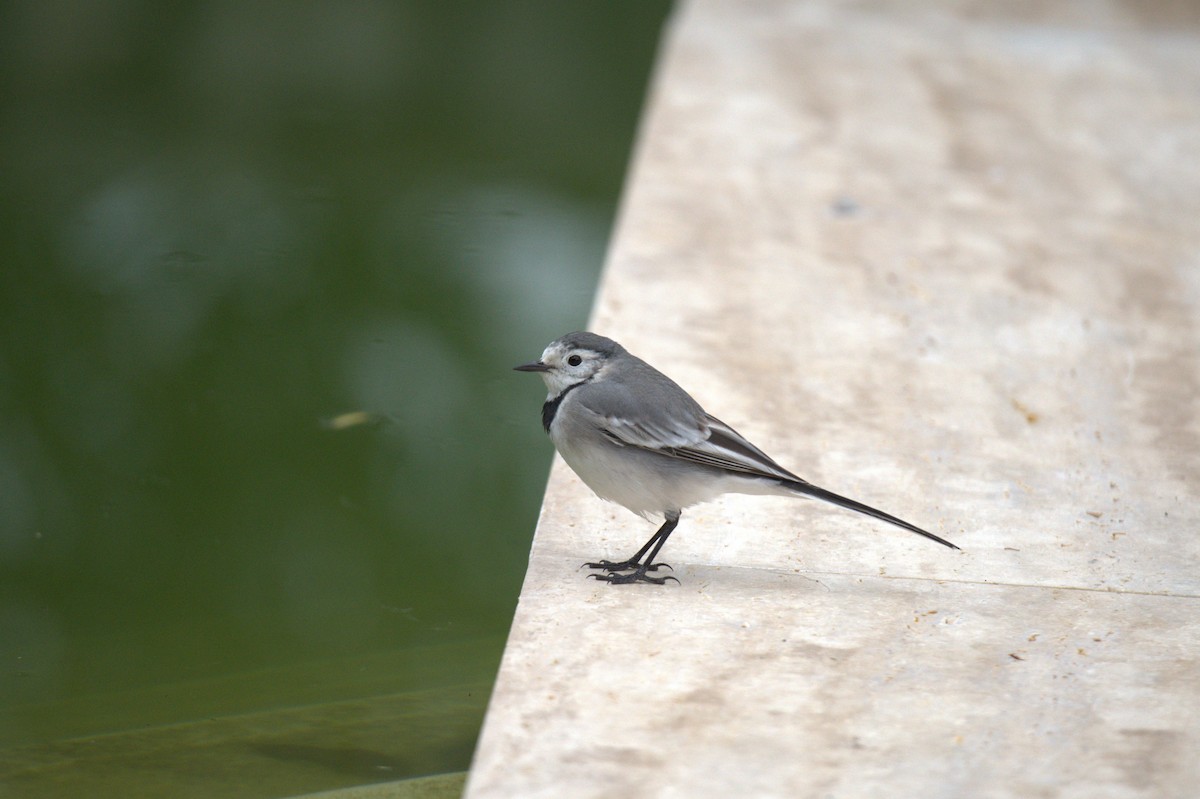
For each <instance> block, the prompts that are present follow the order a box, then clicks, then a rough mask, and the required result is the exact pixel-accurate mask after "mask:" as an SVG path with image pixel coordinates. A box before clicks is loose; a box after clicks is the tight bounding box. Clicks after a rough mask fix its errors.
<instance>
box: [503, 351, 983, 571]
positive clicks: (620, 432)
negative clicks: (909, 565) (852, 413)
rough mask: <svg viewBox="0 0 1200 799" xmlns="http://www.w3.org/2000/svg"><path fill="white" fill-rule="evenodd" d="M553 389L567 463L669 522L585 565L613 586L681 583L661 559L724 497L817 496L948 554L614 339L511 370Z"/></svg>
mask: <svg viewBox="0 0 1200 799" xmlns="http://www.w3.org/2000/svg"><path fill="white" fill-rule="evenodd" d="M513 368H514V369H515V370H516V371H518V372H533V373H537V374H539V375H541V378H542V380H543V381H544V382H545V384H546V389H547V395H546V401H545V403H544V404H543V405H542V426H543V427H544V428H545V429H546V432H547V433H549V434H550V440H551V441H552V442H553V443H554V447H555V449H557V450H558V452H559V454H560V455H561V456H562V458H563V460H564V461H566V463H567V465H568V466H570V467H571V469H572V470H573V471H574V472H575V473H576V474H577V475H579V477H580V479H582V480H583V482H584V483H586V484H587V486H588V487H589V488H591V489H592V491H594V492H595V493H596V495H597V496H599V497H600V498H602V499H605V500H609V501H612V502H616V503H617V504H619V505H623V506H625V507H626V508H628V509H629V510H631V511H633V512H634V513H636V514H638V515H639V516H642V517H643V518H646V519H648V520H649V519H652V518H654V517H657V516H661V517H662V518H663V524H662V526H661V527H659V528H658V530H657V531H656V532H655V533H654V535H652V536H651V537H650V539H649V540H648V541H647V542H646V543H645V544H644V545H643V546H642V548H641V549H639V550H638V551H637V552H636V553H634V554H633V555H632V556H631V557H629V558H627V559H625V560H622V561H611V560H603V559H602V560H598V561H595V562H589V563H585V564H583V567H586V568H589V569H596V570H599V572H601V573H595V574H590V575H589V576H590V577H594V578H596V579H597V580H601V581H604V582H607V583H610V584H628V583H654V584H658V585H663V584H664V583H666V581H667V580H674V581H675V582H676V583H678V582H679V580H678V579H677V578H675V577H670V576H667V577H653V576H651V575H650V572H656V571H659V570H660V568H663V567H665V568H670V566H669V565H668V564H666V563H658V562H656V561H655V559H656V558H657V557H658V554H659V552H660V551H661V550H662V548H663V545H664V544H666V543H667V539H668V538H670V536H671V533H672V532H674V530H675V528H676V527H677V526H678V524H679V520H680V518H681V516H682V513H683V511H684V509H686V508H688V507H690V506H692V505H695V504H697V503H700V502H707V501H709V500H712V499H714V498H716V497H718V496H720V495H722V494H727V493H739V494H774V495H784V496H793V497H813V498H816V499H820V500H824V501H825V502H829V503H832V504H834V505H838V506H841V507H843V508H847V509H849V510H852V511H856V512H858V513H862V514H865V515H867V516H871V517H874V518H876V519H879V520H881V521H884V522H887V523H888V524H892V525H895V526H896V527H900V528H902V529H904V530H908V531H909V532H912V533H916V534H917V535H921V536H924V537H925V538H928V539H930V540H932V541H936V542H937V543H939V544H942V545H943V546H947V547H950V548H951V549H959V547H957V546H956V545H954V544H952V543H950V542H949V541H947V540H945V539H944V538H941V537H939V536H936V535H934V534H933V533H931V532H929V531H927V530H922V529H921V528H920V527H917V526H916V525H914V524H910V523H909V522H906V521H904V520H903V519H899V518H897V517H895V516H892V515H891V514H888V513H884V512H883V511H881V510H878V509H876V508H872V507H871V506H869V505H864V504H863V503H861V502H858V501H857V500H853V499H849V498H847V497H843V496H841V495H839V494H835V493H833V492H832V491H829V490H827V489H824V488H821V487H819V486H816V485H813V484H812V483H810V482H808V481H807V480H805V479H803V478H801V477H798V476H796V475H795V474H793V473H792V472H789V471H788V470H787V469H785V468H783V467H782V466H780V465H779V464H778V463H776V462H775V461H774V460H772V459H771V458H770V457H769V456H768V455H767V454H766V453H764V452H763V451H762V450H761V449H759V448H758V447H756V446H754V445H753V444H751V443H750V442H749V441H748V440H746V438H745V437H744V436H742V435H741V434H740V433H738V432H737V431H736V430H734V429H733V428H732V427H730V426H729V425H727V424H725V423H724V422H722V421H721V420H720V419H718V418H717V417H715V416H713V415H712V414H710V413H708V412H706V411H705V410H704V409H703V408H702V407H700V403H698V402H697V401H696V400H695V399H693V398H692V397H691V395H690V394H688V393H687V392H686V391H684V390H683V389H682V388H680V386H679V385H678V384H677V383H676V382H675V381H674V380H672V379H671V378H669V377H667V376H666V375H665V374H663V373H662V372H660V371H658V370H657V369H655V368H654V367H653V366H651V365H650V364H648V363H646V362H645V361H643V360H642V359H641V358H638V357H637V356H635V355H633V354H632V353H630V352H629V351H628V350H626V349H625V348H624V347H622V346H621V345H620V344H618V343H617V342H615V341H613V340H612V339H610V338H605V337H604V336H601V335H598V334H596V333H590V332H586V331H576V332H574V333H568V334H567V335H565V336H562V337H560V338H557V339H555V340H554V341H552V342H550V344H549V345H547V347H546V348H545V350H544V351H543V352H542V356H541V358H539V359H538V360H536V361H534V362H532V363H526V364H522V365H520V366H516V367H513Z"/></svg>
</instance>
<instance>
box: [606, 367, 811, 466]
mask: <svg viewBox="0 0 1200 799" xmlns="http://www.w3.org/2000/svg"><path fill="white" fill-rule="evenodd" d="M613 389H614V390H612V391H609V392H605V393H604V394H600V393H599V392H591V393H589V394H588V395H587V397H586V399H584V400H583V402H584V404H585V405H586V406H587V407H588V409H589V410H590V411H592V413H593V414H594V415H595V417H594V418H595V420H596V423H597V424H599V425H600V427H601V429H602V431H603V433H604V435H606V436H607V437H608V438H609V440H611V441H612V442H613V443H615V444H620V445H622V446H630V447H640V448H641V449H649V450H653V451H655V452H659V453H661V454H663V455H666V456H668V457H672V458H679V459H680V460H685V461H691V462H692V463H698V464H702V465H704V466H712V467H714V468H717V469H725V470H728V471H731V472H738V473H741V474H745V475H746V476H747V477H768V478H774V479H781V480H789V481H793V482H796V483H805V482H806V481H805V480H802V479H801V478H799V477H797V476H796V475H794V474H792V473H791V472H789V471H788V470H787V469H784V468H783V467H782V466H780V465H779V464H778V463H776V462H775V461H773V460H771V458H770V456H768V455H767V454H766V453H765V452H763V451H762V450H761V449H759V448H758V447H756V446H754V445H753V444H751V443H750V442H749V441H747V440H746V439H745V438H744V437H743V436H742V435H741V434H740V433H738V431H736V430H734V429H733V428H732V427H730V426H729V425H727V424H725V423H724V422H722V421H721V420H720V419H718V418H716V417H715V416H712V415H710V414H708V413H705V412H704V411H703V410H702V409H701V408H700V406H699V405H696V406H695V407H694V409H693V408H691V407H688V408H687V409H686V411H681V409H680V408H675V409H674V412H673V413H670V414H668V413H666V412H665V411H663V410H662V409H661V408H658V407H656V406H652V405H646V404H643V405H642V406H640V407H639V408H638V411H637V413H636V414H635V413H633V412H630V411H631V409H630V408H628V407H626V406H624V405H622V400H626V401H628V400H629V399H630V398H628V397H623V396H622V391H621V390H620V389H619V388H618V387H613ZM689 399H690V398H689ZM635 416H636V419H635V418H634V417H635Z"/></svg>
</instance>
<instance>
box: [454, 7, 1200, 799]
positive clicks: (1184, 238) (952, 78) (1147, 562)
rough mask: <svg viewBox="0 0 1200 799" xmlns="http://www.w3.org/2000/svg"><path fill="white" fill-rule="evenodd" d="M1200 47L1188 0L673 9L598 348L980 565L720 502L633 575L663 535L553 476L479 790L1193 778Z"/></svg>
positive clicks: (697, 791)
mask: <svg viewBox="0 0 1200 799" xmlns="http://www.w3.org/2000/svg"><path fill="white" fill-rule="evenodd" d="M1185 5H1186V4H1185ZM1196 52H1200V14H1198V13H1196V12H1195V11H1194V10H1192V9H1191V7H1190V6H1187V7H1186V8H1185V7H1184V5H1180V4H1173V3H1148V4H1147V3H1135V2H1132V1H1131V2H1128V3H1119V2H1113V3H1107V4H1103V5H1099V4H1087V3H1071V2H1047V3H1040V4H1035V5H1032V6H1020V7H1017V8H1012V9H1010V8H1008V7H1007V6H995V5H994V4H984V3H953V4H951V3H934V4H920V5H919V6H917V7H913V6H912V5H911V4H907V3H898V2H888V1H887V0H867V2H860V3H838V2H833V1H832V0H827V1H825V2H822V1H821V0H814V2H807V3H790V2H784V1H783V0H758V1H757V2H749V3H747V2H733V0H694V1H693V2H685V3H683V4H682V5H681V7H680V10H679V12H678V15H677V18H676V19H675V21H674V24H673V27H672V29H671V31H670V34H669V36H668V38H667V41H666V43H665V45H664V49H663V53H662V56H661V61H660V70H659V74H658V77H657V81H656V86H655V91H654V94H653V97H652V99H651V102H650V103H649V106H648V110H647V112H646V116H645V119H644V123H643V130H642V135H641V140H640V145H639V152H638V156H637V159H636V162H635V165H634V169H633V171H632V174H631V176H630V179H629V183H628V186H627V193H626V197H625V201H624V204H623V210H622V216H621V222H620V225H619V228H618V231H617V235H616V237H615V239H614V242H613V245H612V248H611V251H610V259H609V263H608V267H607V271H606V274H605V278H604V281H603V285H602V290H601V293H600V297H599V300H598V304H597V308H596V312H595V315H594V320H593V325H592V329H594V330H596V331H598V332H601V333H604V334H606V335H610V336H612V337H614V338H616V339H618V340H619V341H621V342H622V343H624V344H625V345H626V346H627V347H628V348H629V349H631V350H632V351H634V352H635V353H637V354H638V355H640V356H642V357H644V358H646V359H647V360H649V361H650V362H651V363H653V364H655V365H656V366H658V367H659V368H661V369H663V370H664V371H666V372H667V373H668V374H670V375H671V376H672V377H674V378H675V379H676V380H678V381H679V382H680V383H681V384H682V385H683V386H684V387H685V388H687V389H689V390H690V391H691V392H692V393H693V394H694V395H695V396H696V397H697V399H699V400H700V401H701V403H702V404H703V405H705V407H706V408H707V409H708V410H710V411H711V412H713V413H714V414H716V415H717V416H719V417H721V418H722V419H724V420H725V421H727V422H729V423H730V424H732V425H734V426H735V427H736V428H738V429H739V430H740V431H741V432H743V433H745V434H746V435H747V436H748V437H749V438H750V439H751V440H752V441H754V442H755V443H757V444H759V445H760V446H762V447H763V448H764V449H765V450H766V451H767V452H768V453H770V454H771V455H773V456H774V457H776V459H777V460H779V461H780V463H782V464H783V465H785V466H787V467H789V468H792V469H793V470H794V471H796V472H797V473H799V474H800V475H802V476H804V477H806V478H808V479H810V480H812V481H814V482H816V483H817V484H819V485H823V486H825V487H827V488H830V489H832V490H834V491H837V492H839V493H844V494H847V495H849V496H852V497H855V498H857V499H861V500H863V501H865V502H868V503H869V504H872V505H875V506H877V507H881V508H883V509H884V510H887V511H889V512H892V513H895V514H897V515H899V516H901V517H903V518H906V519H910V520H911V521H913V522H915V523H917V524H920V525H922V526H926V527H927V528H928V529H930V530H932V531H934V532H937V533H939V534H941V535H944V536H946V537H948V538H950V539H951V540H953V541H955V542H956V543H958V544H959V545H960V546H962V547H963V548H964V550H965V551H964V552H962V553H954V552H950V551H947V550H944V549H942V548H940V547H937V546H935V545H933V544H930V543H929V542H926V541H924V540H921V539H919V538H916V537H915V536H909V535H906V534H905V533H903V532H901V531H898V530H895V529H892V528H888V527H886V526H884V525H880V524H876V523H874V522H872V521H870V520H867V519H864V518H862V517H858V516H856V515H854V514H849V513H846V512H843V511H839V510H837V509H833V508H829V507H827V506H823V505H820V504H818V503H815V502H808V503H802V502H796V501H789V500H785V499H764V498H757V497H728V498H726V499H723V500H721V501H719V502H716V503H712V504H710V505H706V506H703V507H701V508H698V509H694V510H693V511H692V512H690V513H685V514H684V518H683V522H682V523H681V525H680V528H679V530H678V532H677V533H676V534H675V536H674V537H673V538H672V539H671V541H670V544H669V545H668V547H667V549H666V550H665V552H664V557H665V559H666V560H667V561H668V562H670V563H672V564H674V566H675V567H676V569H677V571H676V574H677V576H678V577H679V579H680V580H681V581H682V585H680V586H674V585H669V586H665V587H661V588H659V587H653V586H625V587H611V586H607V585H602V584H598V583H596V582H595V581H591V580H586V579H585V577H584V573H583V572H580V571H578V567H579V564H580V563H582V562H583V561H584V560H589V559H594V558H596V557H600V556H624V555H628V554H630V553H631V552H632V551H633V550H635V549H636V548H637V547H638V546H639V545H640V544H641V543H642V541H644V540H645V539H646V538H647V537H648V536H649V534H650V533H651V532H652V530H653V527H652V526H650V525H649V524H647V523H645V522H644V521H642V520H640V519H638V518H636V517H634V516H632V515H631V514H629V513H628V512H626V511H625V510H623V509H621V508H617V507H614V506H611V505H605V504H602V503H601V502H599V501H598V500H597V499H595V497H593V496H592V495H591V493H590V492H589V491H588V490H587V489H586V487H584V486H583V485H582V483H580V482H579V481H578V479H577V478H575V476H574V475H572V474H571V473H570V472H569V471H568V470H567V469H566V468H565V467H563V465H562V464H561V462H559V463H556V466H555V468H554V471H553V473H552V475H551V479H550V484H549V486H548V488H547V495H546V501H545V505H544V507H543V512H542V517H541V519H540V521H539V525H538V529H537V533H536V536H535V540H534V546H533V551H532V554H531V558H530V567H529V572H528V575H527V577H526V582H525V586H524V589H523V591H522V596H521V602H520V605H519V607H518V610H517V614H516V617H515V619H514V623H513V629H512V633H511V635H510V639H509V643H508V647H507V650H506V653H505V656H504V661H503V664H502V667H501V672H500V677H499V680H498V682H497V685H496V688H495V691H494V693H493V697H492V702H491V705H490V708H489V711H488V716H487V719H486V721H485V725H484V730H483V735H482V737H481V740H480V743H479V747H478V750H477V752H476V756H475V761H474V765H473V767H472V771H471V774H470V778H469V781H468V786H467V795H468V796H470V797H476V798H478V797H493V796H495V797H501V796H504V797H507V796H521V797H537V796H572V797H586V796H610V795H619V794H622V793H625V794H629V795H638V796H687V797H702V796H722V797H724V796H730V795H743V796H815V795H836V796H862V795H887V796H917V795H939V796H968V795H969V796H995V797H1001V796H1012V797H1027V796H1031V795H1034V796H1071V797H1073V796H1078V797H1089V798H1090V797H1139V796H1147V797H1149V796H1183V795H1188V794H1190V793H1191V792H1193V791H1194V789H1195V786H1196V785H1198V784H1200V766H1198V765H1197V761H1196V759H1195V757H1194V753H1195V752H1197V751H1200V714H1197V712H1196V709H1197V708H1200V680H1197V679H1196V663H1197V660H1198V659H1200V536H1198V535H1197V534H1196V531H1197V530H1200V511H1198V510H1197V509H1198V508H1200V457H1198V456H1197V452H1200V224H1198V223H1197V221H1196V220H1198V219H1200V61H1197V59H1196V58H1195V53H1196ZM562 332H565V331H546V338H547V339H549V338H552V337H553V336H556V335H558V334H560V333H562ZM542 343H543V342H538V343H537V346H539V347H540V346H541V344H542ZM530 354H536V351H535V352H534V353H530ZM531 393H533V392H532V391H531ZM531 401H536V399H534V400H531Z"/></svg>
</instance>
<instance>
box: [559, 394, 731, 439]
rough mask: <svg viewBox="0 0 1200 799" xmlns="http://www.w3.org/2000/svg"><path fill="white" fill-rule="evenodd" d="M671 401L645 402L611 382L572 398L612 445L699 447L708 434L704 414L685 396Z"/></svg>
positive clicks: (693, 401)
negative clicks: (666, 402)
mask: <svg viewBox="0 0 1200 799" xmlns="http://www.w3.org/2000/svg"><path fill="white" fill-rule="evenodd" d="M680 393H682V392H680ZM672 399H673V400H674V404H673V406H672V407H670V408H667V407H666V406H665V405H664V403H658V402H647V401H645V400H644V399H640V398H639V397H636V396H634V395H633V393H632V392H630V391H629V388H628V387H627V386H626V385H625V384H623V383H620V382H617V381H613V380H607V381H602V382H598V383H593V384H591V385H588V386H586V387H584V388H583V389H580V390H579V391H578V392H577V393H576V395H575V402H577V403H578V404H579V405H580V406H581V407H582V408H583V409H585V410H586V411H587V412H588V414H589V415H590V416H591V418H592V422H593V423H594V424H595V425H597V426H598V427H599V428H600V431H601V432H602V433H603V434H604V435H605V436H607V437H608V438H609V439H610V440H611V441H612V442H613V443H615V444H620V445H622V446H630V447H641V448H642V449H651V450H658V451H662V452H664V453H665V452H666V450H667V449H669V448H673V447H689V446H694V445H698V444H701V443H702V442H704V440H705V439H707V438H708V435H709V429H708V421H707V415H706V414H705V413H704V411H703V409H701V407H700V406H699V405H698V404H696V402H695V400H693V399H692V398H691V397H689V396H687V395H686V394H683V396H682V398H680V397H678V396H676V397H673V398H672Z"/></svg>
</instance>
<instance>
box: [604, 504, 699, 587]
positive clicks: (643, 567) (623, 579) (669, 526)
mask: <svg viewBox="0 0 1200 799" xmlns="http://www.w3.org/2000/svg"><path fill="white" fill-rule="evenodd" d="M678 524H679V511H671V512H668V513H667V514H666V520H665V521H664V522H663V525H662V527H660V528H658V530H657V532H655V533H654V535H652V536H650V540H649V541H647V542H646V543H645V544H644V545H643V546H642V548H641V549H639V550H638V551H637V553H636V554H635V555H634V556H633V557H631V558H630V559H629V560H626V561H621V562H620V563H614V562H613V561H611V560H601V561H597V562H595V563H585V564H583V565H584V566H586V567H587V568H589V569H604V570H605V571H607V572H608V574H603V575H601V574H590V575H588V576H589V577H595V578H596V579H597V580H603V581H604V582H606V583H613V584H618V583H655V584H656V585H662V584H663V583H665V582H666V581H667V580H675V578H674V577H647V576H646V572H652V571H658V569H659V568H660V567H662V566H666V567H667V568H668V569H669V568H671V566H670V564H667V563H655V562H654V559H655V558H656V557H658V551H659V550H660V549H662V548H663V544H665V543H667V539H668V538H670V537H671V532H672V531H673V530H674V529H675V527H676V526H677V525H678ZM651 547H653V549H651ZM647 551H649V552H650V555H649V556H648V557H647V558H646V562H645V563H642V556H643V555H645V554H646V552H647ZM630 569H632V570H633V573H632V574H617V572H623V571H629V570H630ZM675 582H679V581H678V580H675Z"/></svg>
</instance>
